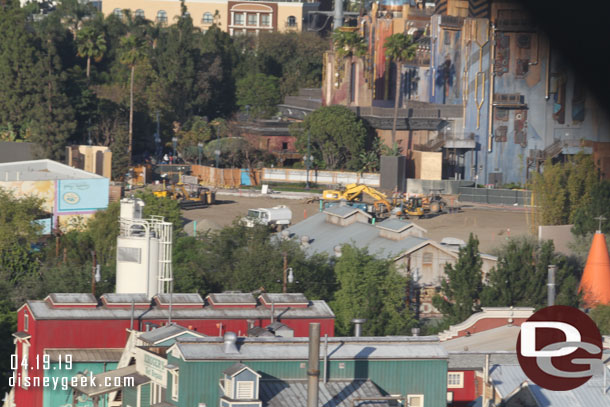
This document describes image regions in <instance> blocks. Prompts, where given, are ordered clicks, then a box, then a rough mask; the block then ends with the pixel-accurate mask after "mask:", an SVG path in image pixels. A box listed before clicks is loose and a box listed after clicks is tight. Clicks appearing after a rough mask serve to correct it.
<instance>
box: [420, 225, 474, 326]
mask: <svg viewBox="0 0 610 407" xmlns="http://www.w3.org/2000/svg"><path fill="white" fill-rule="evenodd" d="M482 265H483V261H482V260H481V256H480V255H479V240H478V239H477V238H476V237H475V236H474V235H473V234H472V233H471V234H470V237H469V238H468V243H467V244H466V246H464V247H462V248H460V250H459V254H458V259H457V262H456V263H455V265H452V264H451V263H447V264H446V265H445V274H446V275H447V278H446V279H443V281H442V282H441V293H442V295H443V296H442V297H441V296H440V295H437V296H435V297H434V298H433V299H432V303H433V304H434V306H435V307H436V309H438V310H439V311H440V312H441V313H442V314H443V316H444V318H445V320H446V321H447V322H448V323H449V324H455V323H458V322H462V321H464V320H465V319H466V318H468V317H469V316H470V315H472V313H474V312H476V311H478V310H479V309H480V304H479V295H480V292H481V289H482V288H483V281H482V277H483V275H482V271H481V267H482Z"/></svg>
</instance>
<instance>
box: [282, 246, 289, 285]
mask: <svg viewBox="0 0 610 407" xmlns="http://www.w3.org/2000/svg"><path fill="white" fill-rule="evenodd" d="M282 255H283V256H284V283H283V284H282V292H283V293H284V294H285V293H287V292H288V257H287V256H286V252H284V253H282Z"/></svg>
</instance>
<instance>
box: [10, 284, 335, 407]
mask: <svg viewBox="0 0 610 407" xmlns="http://www.w3.org/2000/svg"><path fill="white" fill-rule="evenodd" d="M170 301H171V304H170ZM17 318H18V319H17V329H18V332H16V333H15V334H13V336H14V338H15V339H14V343H15V354H16V355H17V358H16V360H17V361H18V362H19V363H18V365H19V366H17V369H16V370H15V378H16V379H17V380H21V381H23V379H24V378H25V377H29V378H30V380H32V379H33V378H35V377H41V378H42V377H44V375H45V371H44V370H43V369H42V368H41V366H40V363H39V362H38V361H40V360H42V358H43V355H44V354H45V351H46V350H48V349H55V350H56V349H79V350H80V349H88V350H100V349H102V350H104V349H108V350H109V349H122V348H123V347H124V346H125V343H126V340H127V330H128V329H130V328H133V329H135V330H139V331H145V330H149V329H150V328H151V327H154V326H162V325H165V324H167V323H168V322H169V321H170V319H171V321H172V322H173V323H176V324H178V325H182V326H184V327H187V328H189V329H192V330H195V331H198V332H201V333H203V334H205V335H210V336H222V335H224V334H225V333H226V332H227V331H233V332H235V333H237V334H238V335H246V332H247V331H248V329H249V328H252V327H266V326H267V325H269V324H270V323H272V322H274V321H279V322H281V323H282V324H284V325H285V326H288V327H289V328H291V329H292V330H293V333H294V336H303V337H306V336H307V335H308V333H309V331H308V329H309V323H310V322H319V323H320V332H321V334H322V335H325V334H328V335H329V336H334V319H335V316H334V314H333V312H332V311H331V309H330V308H329V307H328V305H327V304H326V302H324V301H309V300H308V299H307V298H306V297H305V296H304V295H303V294H295V293H290V294H269V293H265V294H262V295H261V296H259V297H258V299H257V298H255V297H254V296H253V295H252V294H247V293H246V294H243V293H235V294H227V293H222V294H210V295H209V296H208V297H207V298H206V300H205V301H204V300H203V299H202V298H201V296H200V295H199V294H173V295H172V296H171V298H170V295H169V294H159V295H156V296H155V297H153V299H152V301H150V300H148V299H147V298H146V295H144V294H104V295H102V296H101V297H100V299H99V301H98V300H97V299H96V298H95V297H94V296H93V295H91V294H72V293H71V294H50V295H49V296H48V297H47V298H45V299H44V300H42V301H39V300H37V301H27V302H26V303H25V304H24V305H23V306H22V307H21V308H19V310H18V316H17ZM24 359H26V360H27V362H28V363H27V367H24V366H21V363H22V361H23V360H24ZM18 383H19V381H17V382H16V385H15V387H14V394H13V396H14V402H15V405H16V406H17V407H42V405H43V390H42V387H39V386H30V387H29V388H24V387H26V386H22V385H19V384H18Z"/></svg>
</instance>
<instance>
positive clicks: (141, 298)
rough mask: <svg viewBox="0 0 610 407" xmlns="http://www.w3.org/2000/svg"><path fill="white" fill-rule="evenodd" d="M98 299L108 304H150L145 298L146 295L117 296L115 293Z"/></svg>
mask: <svg viewBox="0 0 610 407" xmlns="http://www.w3.org/2000/svg"><path fill="white" fill-rule="evenodd" d="M100 298H104V300H106V302H107V303H108V304H131V303H132V302H135V303H136V304H150V300H149V299H148V297H146V294H117V293H106V294H103V295H102V296H101V297H100Z"/></svg>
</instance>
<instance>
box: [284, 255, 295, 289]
mask: <svg viewBox="0 0 610 407" xmlns="http://www.w3.org/2000/svg"><path fill="white" fill-rule="evenodd" d="M283 257H284V281H283V284H282V292H283V293H287V292H288V283H290V284H292V283H293V282H294V273H293V271H292V267H288V257H287V255H286V253H283Z"/></svg>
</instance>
